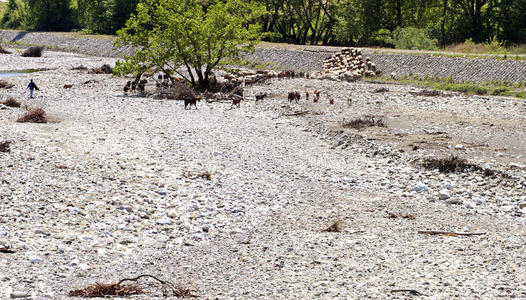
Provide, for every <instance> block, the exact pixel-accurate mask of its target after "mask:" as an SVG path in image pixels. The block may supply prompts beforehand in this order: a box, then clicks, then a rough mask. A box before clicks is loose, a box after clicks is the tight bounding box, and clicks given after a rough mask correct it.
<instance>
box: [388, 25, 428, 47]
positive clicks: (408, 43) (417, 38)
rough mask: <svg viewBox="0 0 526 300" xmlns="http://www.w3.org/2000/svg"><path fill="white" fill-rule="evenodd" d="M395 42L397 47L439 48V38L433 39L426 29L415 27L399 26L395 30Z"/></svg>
mask: <svg viewBox="0 0 526 300" xmlns="http://www.w3.org/2000/svg"><path fill="white" fill-rule="evenodd" d="M393 44H394V46H395V48H397V49H419V50H434V49H437V44H438V41H437V40H432V39H430V38H429V36H428V35H427V33H426V30H425V29H419V28H415V27H406V28H397V29H396V30H395V31H393Z"/></svg>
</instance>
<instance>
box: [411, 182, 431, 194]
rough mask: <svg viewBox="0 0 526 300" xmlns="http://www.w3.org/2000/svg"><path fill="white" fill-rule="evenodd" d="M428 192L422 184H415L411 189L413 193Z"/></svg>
mask: <svg viewBox="0 0 526 300" xmlns="http://www.w3.org/2000/svg"><path fill="white" fill-rule="evenodd" d="M428 190H429V187H428V186H427V185H425V184H424V183H422V182H419V183H417V184H416V185H415V186H414V187H413V191H415V192H427V191H428Z"/></svg>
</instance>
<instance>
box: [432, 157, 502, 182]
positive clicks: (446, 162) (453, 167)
mask: <svg viewBox="0 0 526 300" xmlns="http://www.w3.org/2000/svg"><path fill="white" fill-rule="evenodd" d="M422 165H423V167H424V168H426V169H431V170H432V169H438V171H440V172H442V173H452V172H481V173H482V174H483V175H484V176H486V177H494V176H496V175H499V176H501V177H503V178H511V177H510V175H509V174H507V173H504V172H502V171H496V170H492V169H488V168H484V167H481V166H479V165H476V164H471V163H468V162H467V160H465V159H463V158H459V157H457V156H455V155H451V156H450V157H448V158H434V157H427V158H424V161H423V163H422Z"/></svg>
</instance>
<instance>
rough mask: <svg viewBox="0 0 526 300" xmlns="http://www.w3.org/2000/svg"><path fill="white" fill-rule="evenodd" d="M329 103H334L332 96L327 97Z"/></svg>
mask: <svg viewBox="0 0 526 300" xmlns="http://www.w3.org/2000/svg"><path fill="white" fill-rule="evenodd" d="M329 104H331V105H332V104H334V98H332V97H331V98H329Z"/></svg>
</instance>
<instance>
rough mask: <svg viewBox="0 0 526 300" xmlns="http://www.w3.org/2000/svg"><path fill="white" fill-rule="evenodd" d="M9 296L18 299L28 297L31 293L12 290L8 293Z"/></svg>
mask: <svg viewBox="0 0 526 300" xmlns="http://www.w3.org/2000/svg"><path fill="white" fill-rule="evenodd" d="M9 297H11V299H19V298H29V297H31V295H30V294H28V293H26V292H21V291H14V292H12V293H10V294H9Z"/></svg>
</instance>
